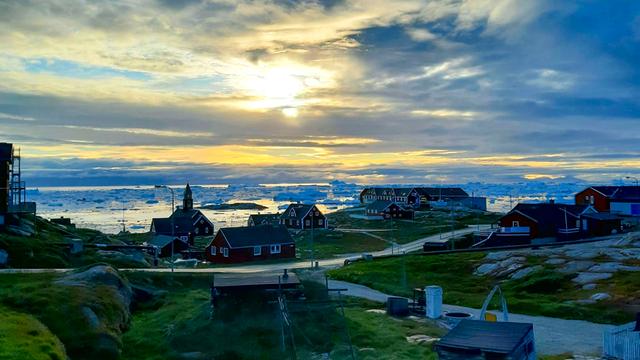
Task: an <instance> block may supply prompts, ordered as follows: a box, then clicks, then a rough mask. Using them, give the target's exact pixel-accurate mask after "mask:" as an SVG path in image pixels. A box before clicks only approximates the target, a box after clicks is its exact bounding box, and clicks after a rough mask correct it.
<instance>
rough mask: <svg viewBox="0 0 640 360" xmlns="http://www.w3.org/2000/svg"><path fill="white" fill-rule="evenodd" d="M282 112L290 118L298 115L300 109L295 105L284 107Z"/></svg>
mask: <svg viewBox="0 0 640 360" xmlns="http://www.w3.org/2000/svg"><path fill="white" fill-rule="evenodd" d="M282 114H284V116H286V117H289V118H294V117H298V109H296V108H294V107H288V108H284V109H282Z"/></svg>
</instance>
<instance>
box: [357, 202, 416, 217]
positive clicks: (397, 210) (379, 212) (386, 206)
mask: <svg viewBox="0 0 640 360" xmlns="http://www.w3.org/2000/svg"><path fill="white" fill-rule="evenodd" d="M364 215H365V216H368V217H379V218H382V219H410V220H413V218H414V215H415V211H414V210H413V209H412V208H410V207H407V208H405V207H404V206H401V205H398V204H397V203H395V202H392V201H383V200H376V201H374V202H372V203H370V204H368V205H367V206H366V207H365V209H364Z"/></svg>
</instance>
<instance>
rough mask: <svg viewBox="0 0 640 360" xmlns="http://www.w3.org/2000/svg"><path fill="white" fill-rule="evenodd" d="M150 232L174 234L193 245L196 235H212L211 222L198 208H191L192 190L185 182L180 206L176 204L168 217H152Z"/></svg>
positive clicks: (154, 233)
mask: <svg viewBox="0 0 640 360" xmlns="http://www.w3.org/2000/svg"><path fill="white" fill-rule="evenodd" d="M172 225H173V227H174V228H173V231H172V229H171V226H172ZM151 233H152V234H153V235H154V236H155V235H168V236H175V237H178V238H179V239H180V240H182V241H184V242H187V243H188V244H189V245H193V243H194V238H195V237H196V236H213V223H212V222H211V221H209V219H207V217H206V216H205V215H204V214H203V213H202V212H201V211H200V210H196V209H194V208H193V192H192V191H191V186H189V184H187V187H186V188H185V189H184V197H183V199H182V206H181V207H180V206H178V207H177V208H176V209H175V210H174V211H173V214H171V216H170V217H168V218H154V219H153V220H152V221H151Z"/></svg>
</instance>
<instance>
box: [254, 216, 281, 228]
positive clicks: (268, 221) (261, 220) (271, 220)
mask: <svg viewBox="0 0 640 360" xmlns="http://www.w3.org/2000/svg"><path fill="white" fill-rule="evenodd" d="M279 224H280V214H251V215H249V219H248V220H247V226H258V225H272V226H277V225H279Z"/></svg>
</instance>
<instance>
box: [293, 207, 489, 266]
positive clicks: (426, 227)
mask: <svg viewBox="0 0 640 360" xmlns="http://www.w3.org/2000/svg"><path fill="white" fill-rule="evenodd" d="M363 211H364V210H363ZM352 214H360V212H353V211H348V209H347V210H339V211H336V212H333V213H329V214H327V218H328V219H329V224H330V225H331V226H332V227H335V228H338V229H373V230H374V231H372V232H370V234H365V233H361V232H358V233H356V232H348V233H347V232H340V231H335V230H315V231H314V240H313V248H314V254H315V257H316V258H330V257H333V256H335V255H338V254H359V253H365V252H373V251H379V250H384V249H385V248H387V247H389V246H391V243H394V242H395V243H397V244H406V243H408V242H411V241H415V240H418V239H421V238H424V237H427V236H431V235H435V234H438V233H441V232H446V231H451V229H462V228H465V227H467V226H468V225H472V224H476V223H482V224H486V223H493V222H495V221H497V219H498V218H499V215H498V214H495V213H482V212H477V211H461V210H458V211H457V212H455V213H454V214H453V215H454V216H452V214H451V212H449V211H447V210H442V209H433V210H428V211H420V212H417V213H416V217H415V219H414V220H364V219H355V218H352V217H351V216H349V215H352ZM375 230H384V231H375ZM294 238H295V240H296V246H297V248H298V253H299V257H300V258H302V259H307V258H311V231H302V232H300V233H299V234H297V235H296V236H295V237H294ZM471 240H472V239H471V238H470V237H463V238H461V239H459V240H458V241H457V245H456V247H460V246H463V245H465V244H467V243H470V242H471Z"/></svg>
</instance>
